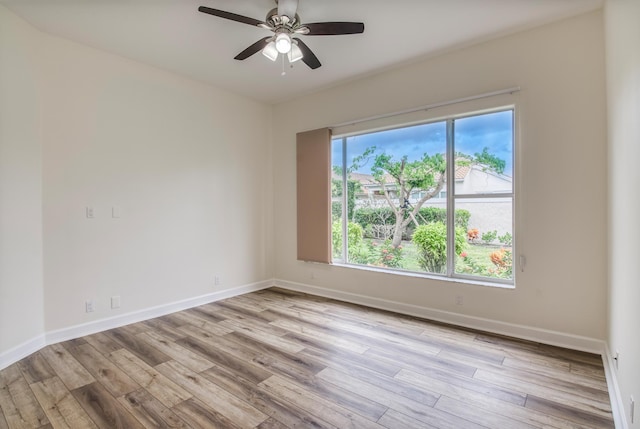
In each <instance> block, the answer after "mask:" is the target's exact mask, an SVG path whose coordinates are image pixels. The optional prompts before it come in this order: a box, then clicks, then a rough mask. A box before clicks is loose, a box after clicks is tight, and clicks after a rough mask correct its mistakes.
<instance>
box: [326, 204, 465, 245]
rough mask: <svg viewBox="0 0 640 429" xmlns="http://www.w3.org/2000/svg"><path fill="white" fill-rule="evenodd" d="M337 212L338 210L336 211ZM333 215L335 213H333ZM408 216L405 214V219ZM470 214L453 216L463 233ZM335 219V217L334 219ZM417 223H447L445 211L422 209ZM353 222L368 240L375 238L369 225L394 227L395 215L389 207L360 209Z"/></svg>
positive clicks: (461, 211) (461, 212)
mask: <svg viewBox="0 0 640 429" xmlns="http://www.w3.org/2000/svg"><path fill="white" fill-rule="evenodd" d="M338 210H339V209H338ZM333 213H334V215H335V213H336V212H335V211H334V212H333ZM338 217H339V215H338ZM408 217H409V214H408V213H407V214H406V217H405V219H406V218H408ZM470 217H471V213H470V212H469V210H464V209H458V210H456V215H455V225H456V226H457V227H461V228H462V229H464V230H465V231H466V230H467V229H468V225H469V218H470ZM334 219H335V217H334ZM416 219H417V220H418V222H420V223H421V224H422V223H433V222H442V223H447V210H446V209H443V208H440V207H422V208H421V209H420V210H419V211H418V214H417V215H416ZM353 221H354V222H356V223H359V224H360V225H362V227H363V228H364V230H365V236H366V237H368V238H377V237H375V234H374V229H373V228H370V226H371V225H395V223H396V215H395V214H394V212H393V210H392V209H391V207H379V208H370V207H366V208H360V209H356V210H355V211H354V213H353ZM414 229H415V224H414V223H410V224H409V226H408V227H407V230H406V231H405V234H404V238H405V239H410V238H411V236H412V235H413V231H414Z"/></svg>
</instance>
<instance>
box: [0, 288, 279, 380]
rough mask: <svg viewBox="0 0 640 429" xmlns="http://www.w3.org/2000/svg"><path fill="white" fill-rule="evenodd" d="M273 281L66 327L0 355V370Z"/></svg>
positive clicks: (239, 293)
mask: <svg viewBox="0 0 640 429" xmlns="http://www.w3.org/2000/svg"><path fill="white" fill-rule="evenodd" d="M274 284H275V283H274V281H273V280H264V281H261V282H257V283H251V284H248V285H243V286H238V287H234V288H230V289H225V290H221V291H218V292H213V293H208V294H206V295H201V296H196V297H193V298H187V299H184V300H181V301H176V302H171V303H168V304H163V305H158V306H156V307H150V308H145V309H143V310H138V311H133V312H131V313H126V314H122V315H119V316H115V317H109V318H105V319H100V320H95V321H92V322H88V323H83V324H80V325H74V326H70V327H68V328H63V329H57V330H55V331H49V332H46V333H44V334H42V335H39V336H37V337H35V338H33V339H31V340H29V341H26V342H25V343H23V344H20V345H18V346H16V347H14V348H12V349H9V350H7V351H6V352H3V353H1V354H0V370H1V369H4V368H6V367H8V366H9V365H11V364H13V363H15V362H17V361H19V360H20V359H23V358H25V357H27V356H29V355H30V354H31V353H35V352H37V351H38V350H40V349H41V348H43V347H45V346H48V345H50V344H55V343H59V342H61V341H67V340H71V339H74V338H79V337H83V336H85V335H91V334H95V333H96V332H102V331H106V330H108V329H113V328H118V327H120V326H124V325H128V324H130V323H136V322H141V321H143V320H148V319H153V318H154V317H160V316H164V315H166V314H170V313H175V312H176V311H181V310H186V309H188V308H192V307H197V306H199V305H204V304H208V303H210V302H215V301H220V300H222V299H227V298H232V297H234V296H238V295H244V294H245V293H249V292H255V291H258V290H262V289H266V288H269V287H272V286H273V285H274Z"/></svg>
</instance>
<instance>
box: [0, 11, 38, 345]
mask: <svg viewBox="0 0 640 429" xmlns="http://www.w3.org/2000/svg"><path fill="white" fill-rule="evenodd" d="M38 39H39V35H38V34H37V33H36V32H34V31H33V29H32V28H31V27H30V26H29V25H28V24H27V23H25V22H24V21H22V20H21V19H19V18H17V17H16V16H15V15H13V14H11V13H9V12H8V11H7V10H6V9H5V8H4V7H3V6H0V356H1V355H2V352H4V351H7V350H10V349H13V348H15V347H17V346H19V345H21V344H23V343H25V342H28V341H30V340H32V339H33V338H35V337H38V336H41V335H42V334H43V333H44V311H43V294H42V186H41V180H42V173H41V136H40V121H41V118H40V113H41V112H40V109H41V95H40V92H39V89H40V77H41V76H40V74H39V71H38V69H39V67H40V58H39V56H38V53H39V49H38Z"/></svg>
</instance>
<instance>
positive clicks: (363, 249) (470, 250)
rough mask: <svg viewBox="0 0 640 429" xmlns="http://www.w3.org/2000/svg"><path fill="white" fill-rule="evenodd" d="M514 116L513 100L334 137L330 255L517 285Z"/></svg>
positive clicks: (347, 260) (336, 258) (365, 263)
mask: <svg viewBox="0 0 640 429" xmlns="http://www.w3.org/2000/svg"><path fill="white" fill-rule="evenodd" d="M513 124H514V113H513V109H511V108H509V109H503V110H499V111H492V112H489V113H482V114H469V115H465V116H455V117H451V118H445V119H443V120H438V121H435V122H428V123H422V124H418V125H411V126H405V127H400V128H393V129H386V130H383V131H375V132H368V133H366V132H365V133H361V134H358V135H350V136H342V137H341V136H337V137H335V138H333V140H332V156H331V158H332V180H331V183H332V186H331V195H332V204H331V207H332V256H333V260H334V262H339V263H346V264H356V265H362V266H370V267H379V268H383V269H391V270H402V271H409V272H418V273H429V274H433V275H439V276H447V277H456V278H467V279H471V280H482V281H490V282H493V283H506V284H512V283H513V243H514V237H513V236H514V228H513V202H514V199H513V190H514V188H513V177H514V162H513V159H514V156H513V154H514V125H513ZM451 160H453V162H451Z"/></svg>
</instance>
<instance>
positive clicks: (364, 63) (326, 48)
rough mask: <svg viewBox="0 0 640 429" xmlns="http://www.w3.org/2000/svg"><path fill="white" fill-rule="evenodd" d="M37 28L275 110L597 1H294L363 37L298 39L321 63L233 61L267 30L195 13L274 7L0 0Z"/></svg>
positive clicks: (223, 0)
mask: <svg viewBox="0 0 640 429" xmlns="http://www.w3.org/2000/svg"><path fill="white" fill-rule="evenodd" d="M0 3H2V4H4V5H6V6H7V7H8V8H9V9H10V10H12V11H13V12H14V13H16V14H18V15H19V16H21V17H22V18H24V19H25V20H26V21H28V22H30V23H31V24H32V25H34V26H35V27H37V28H39V29H40V30H42V31H44V32H47V33H50V34H54V35H57V36H61V37H64V38H67V39H71V40H74V41H76V42H80V43H83V44H85V45H89V46H92V47H95V48H98V49H101V50H104V51H108V52H112V53H115V54H118V55H121V56H123V57H126V58H130V59H133V60H137V61H140V62H143V63H147V64H151V65H154V66H156V67H159V68H162V69H165V70H169V71H172V72H175V73H178V74H181V75H184V76H188V77H190V78H193V79H196V80H199V81H203V82H207V83H210V84H212V85H215V86H218V87H221V88H225V89H227V90H229V91H232V92H235V93H238V94H243V95H246V96H248V97H251V98H253V99H255V100H259V101H263V102H267V103H276V102H279V101H283V100H287V99H291V98H294V97H296V96H299V95H302V94H306V93H310V92H313V91H317V90H319V89H322V88H326V87H329V86H332V85H335V84H337V83H339V82H344V81H347V80H351V79H355V78H357V77H360V76H363V75H368V74H372V73H376V72H379V71H381V70H383V69H388V68H390V67H393V66H395V65H398V64H402V63H407V62H411V61H415V60H416V59H418V58H424V57H426V56H429V55H434V54H437V53H441V52H444V51H446V50H450V49H453V48H456V47H460V46H465V45H468V44H470V43H475V42H477V41H482V40H487V39H490V38H493V37H497V36H501V35H505V34H509V33H513V32H516V31H520V30H522V29H526V28H532V27H535V26H538V25H541V24H544V23H548V22H551V21H554V20H558V19H562V18H566V17H569V16H573V15H577V14H580V13H584V12H587V11H590V10H594V9H598V8H600V7H602V0H385V1H383V0H300V5H299V7H298V14H299V15H300V17H301V20H302V22H322V21H358V22H364V23H365V31H364V34H360V35H343V36H302V38H303V39H304V41H305V43H306V44H307V45H308V46H309V47H310V48H311V49H312V50H313V52H314V53H315V54H316V56H317V57H318V58H319V60H320V61H321V63H322V67H320V68H319V69H317V70H310V69H309V68H308V67H307V66H306V65H304V64H303V63H302V62H299V63H296V64H295V66H294V67H293V69H289V68H288V67H287V74H286V75H285V76H281V71H282V64H281V62H279V61H278V62H276V63H273V62H271V61H269V60H268V59H266V58H265V57H264V56H262V55H261V54H260V53H258V54H256V55H254V56H252V57H250V58H249V59H247V60H245V61H237V60H234V59H233V57H234V56H235V55H236V54H238V53H239V52H240V51H242V50H243V49H244V48H246V47H247V46H249V45H251V44H252V43H253V42H255V41H257V40H258V39H260V38H262V37H265V36H268V35H270V34H271V33H270V32H269V31H268V30H264V29H261V28H258V27H251V26H249V25H246V24H240V23H237V22H232V21H229V20H225V19H221V18H218V17H215V16H211V15H207V14H203V13H200V12H198V10H197V9H198V6H201V5H202V6H208V7H212V8H215V9H222V10H226V11H229V12H233V13H236V14H240V15H245V16H249V17H252V18H256V19H259V20H264V19H265V16H266V13H267V12H268V11H269V10H270V9H271V8H273V7H275V2H274V0H0Z"/></svg>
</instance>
